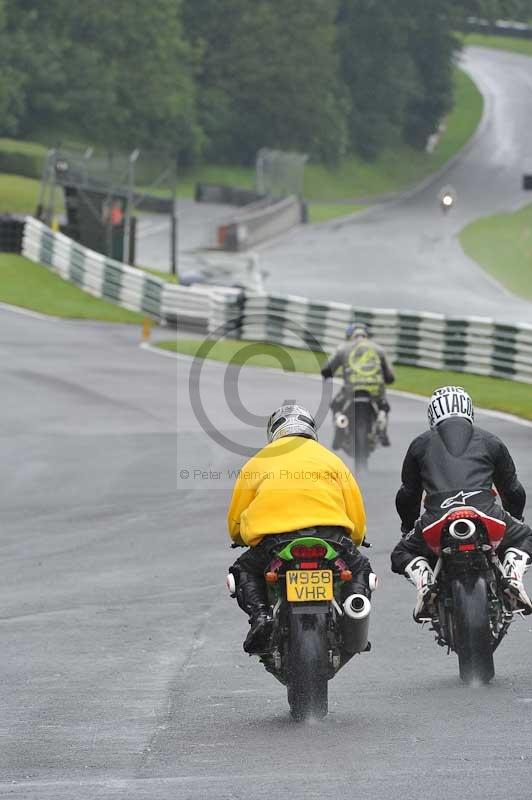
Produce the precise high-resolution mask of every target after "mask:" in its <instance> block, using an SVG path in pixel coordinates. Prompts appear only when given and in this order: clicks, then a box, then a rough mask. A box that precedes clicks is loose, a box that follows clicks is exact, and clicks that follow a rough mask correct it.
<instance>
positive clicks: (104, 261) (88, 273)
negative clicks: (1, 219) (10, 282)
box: [22, 217, 240, 331]
mask: <svg viewBox="0 0 532 800" xmlns="http://www.w3.org/2000/svg"><path fill="white" fill-rule="evenodd" d="M22 254H23V255H24V256H26V258H29V259H30V260H31V261H36V262H39V263H40V264H43V265H45V266H47V267H49V268H50V269H51V270H52V271H53V272H56V273H57V274H58V275H60V276H61V277H62V278H63V279H64V280H67V281H70V282H72V283H75V284H76V285H77V286H79V288H80V289H83V290H84V291H86V292H88V293H89V294H92V295H93V296H94V297H101V298H103V299H105V300H109V301H110V302H112V303H116V304H117V305H119V306H122V307H123V308H128V309H129V310H131V311H138V312H140V313H143V314H146V315H148V316H151V317H153V318H154V319H156V320H158V321H160V322H167V323H171V324H176V323H179V324H186V325H193V326H194V327H197V328H199V329H200V330H201V331H206V329H207V324H208V319H209V313H210V305H211V299H210V298H211V295H212V293H213V291H216V292H218V293H219V294H220V295H222V296H223V295H224V294H228V295H229V296H231V295H232V296H238V295H239V294H240V293H239V291H238V290H236V289H227V288H225V287H212V286H210V287H206V286H191V287H185V286H178V285H176V284H174V283H167V282H165V281H163V280H161V279H160V278H157V277H156V276H154V275H153V276H152V275H149V274H148V273H146V272H144V271H143V270H140V269H135V267H129V266H127V265H125V264H122V263H121V262H120V261H114V260H113V259H111V258H106V257H105V256H103V255H101V254H100V253H96V252H95V251H94V250H89V249H88V248H86V247H83V246H82V245H80V244H78V243H77V242H75V241H73V240H72V239H69V238H68V237H67V236H64V235H63V234H62V233H55V232H54V231H52V230H50V228H48V227H46V225H43V223H42V222H39V221H38V220H36V219H34V218H33V217H27V218H26V224H25V226H24V237H23V244H22Z"/></svg>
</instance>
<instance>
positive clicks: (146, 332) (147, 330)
mask: <svg viewBox="0 0 532 800" xmlns="http://www.w3.org/2000/svg"><path fill="white" fill-rule="evenodd" d="M152 326H153V322H152V320H151V319H150V317H144V319H143V320H142V333H141V339H142V341H143V342H148V341H149V340H150V337H151V329H152Z"/></svg>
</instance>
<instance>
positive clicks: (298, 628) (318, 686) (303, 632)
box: [286, 614, 329, 722]
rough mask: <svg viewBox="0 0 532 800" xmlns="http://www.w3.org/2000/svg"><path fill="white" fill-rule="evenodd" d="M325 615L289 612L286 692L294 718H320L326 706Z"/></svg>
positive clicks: (327, 647)
mask: <svg viewBox="0 0 532 800" xmlns="http://www.w3.org/2000/svg"><path fill="white" fill-rule="evenodd" d="M328 658H329V645H328V641H327V615H326V614H290V616H289V634H288V643H287V657H286V661H287V694H288V704H289V706H290V713H291V715H292V717H293V719H295V720H297V721H298V722H301V721H303V720H305V719H308V718H309V717H314V718H317V719H323V717H325V716H327V712H328V710H329V705H328Z"/></svg>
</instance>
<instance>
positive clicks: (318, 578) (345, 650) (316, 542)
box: [228, 534, 377, 721]
mask: <svg viewBox="0 0 532 800" xmlns="http://www.w3.org/2000/svg"><path fill="white" fill-rule="evenodd" d="M348 544H349V545H350V540H349V539H347V537H346V539H345V545H344V547H345V546H347V545H348ZM342 549H343V548H342V542H341V541H340V542H337V541H333V540H331V541H329V540H328V539H327V538H326V537H324V538H321V537H314V536H300V535H297V534H286V536H281V537H275V541H274V542H272V548H271V562H270V563H269V565H268V568H267V569H266V572H265V576H264V578H265V581H266V583H267V586H268V595H269V602H270V609H271V614H272V616H273V619H274V627H273V632H272V635H271V639H270V641H269V643H268V644H267V646H266V647H265V651H264V652H263V653H261V654H260V655H259V658H260V661H261V662H262V663H263V664H264V667H265V668H266V670H267V671H268V672H271V674H272V675H274V677H275V678H277V680H278V681H280V682H281V683H282V684H283V685H284V686H286V688H287V695H288V704H289V706H290V713H291V715H292V717H293V718H294V719H295V720H298V721H301V720H304V719H307V718H308V717H315V718H318V719H321V718H323V717H325V716H326V715H327V713H328V682H329V681H330V680H331V678H333V677H334V675H336V673H337V672H338V671H339V670H340V669H341V668H342V667H343V666H344V665H345V664H347V662H348V661H349V660H350V659H351V658H352V657H353V656H354V655H355V654H356V653H361V652H364V651H367V650H370V648H371V646H370V643H369V642H368V632H369V617H370V611H371V603H370V601H369V600H368V599H367V597H365V596H364V595H361V594H352V595H350V596H349V597H347V598H346V599H345V601H344V602H343V603H341V600H340V596H341V589H342V585H343V583H344V582H345V581H350V580H351V578H352V574H351V572H350V570H348V569H347V567H346V564H345V562H344V561H343V559H342ZM369 584H370V588H371V589H375V588H376V585H377V578H376V576H375V575H373V574H371V575H370V581H369ZM228 587H229V589H230V591H231V590H232V591H233V593H234V591H235V586H234V579H233V577H232V575H229V576H228Z"/></svg>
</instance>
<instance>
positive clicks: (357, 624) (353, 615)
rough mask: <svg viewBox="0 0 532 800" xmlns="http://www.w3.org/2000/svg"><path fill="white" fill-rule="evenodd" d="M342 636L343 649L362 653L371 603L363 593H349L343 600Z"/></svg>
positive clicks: (351, 653)
mask: <svg viewBox="0 0 532 800" xmlns="http://www.w3.org/2000/svg"><path fill="white" fill-rule="evenodd" d="M343 609H344V616H343V617H342V621H341V624H342V636H343V641H344V649H345V650H346V652H347V653H349V654H350V655H354V654H355V653H363V652H364V650H365V649H366V647H367V646H368V634H369V616H370V611H371V603H370V601H369V600H368V598H367V597H364V595H363V594H351V595H349V597H348V598H347V600H344V604H343Z"/></svg>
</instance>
